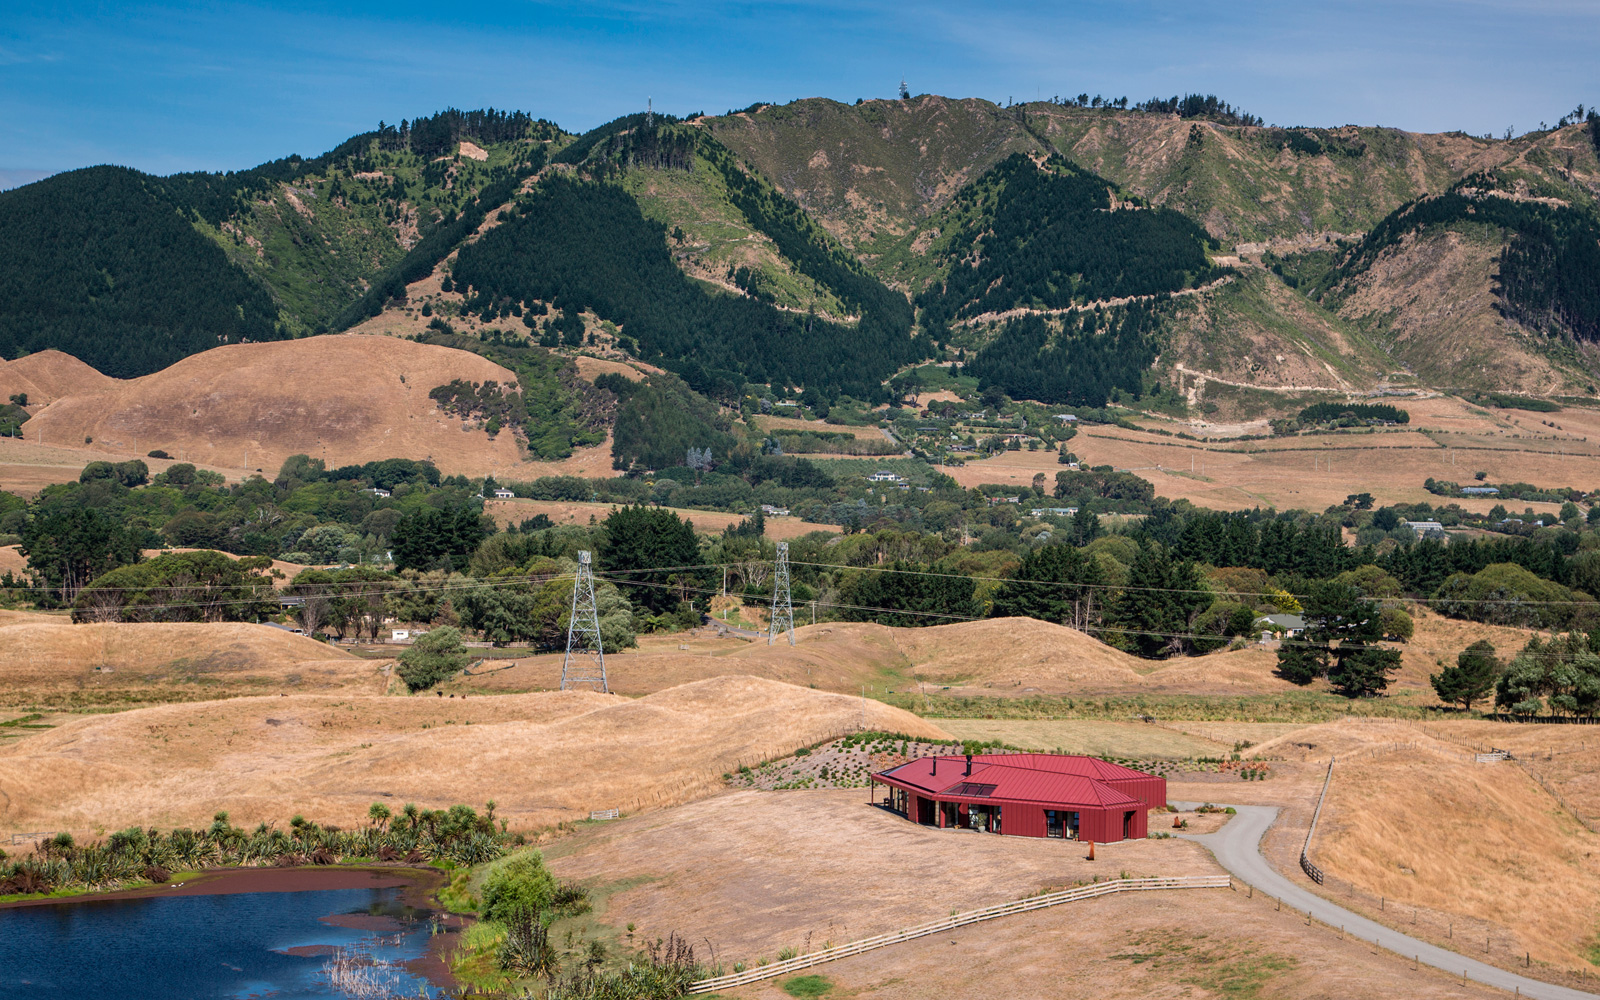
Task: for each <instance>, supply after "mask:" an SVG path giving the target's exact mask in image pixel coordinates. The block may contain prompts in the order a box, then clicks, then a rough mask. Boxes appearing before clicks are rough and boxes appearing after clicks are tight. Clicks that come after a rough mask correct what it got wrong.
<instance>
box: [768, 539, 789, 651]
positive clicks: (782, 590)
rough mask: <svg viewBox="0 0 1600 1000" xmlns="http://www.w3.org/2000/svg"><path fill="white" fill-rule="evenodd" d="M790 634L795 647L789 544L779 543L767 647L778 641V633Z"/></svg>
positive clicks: (774, 571) (774, 570)
mask: <svg viewBox="0 0 1600 1000" xmlns="http://www.w3.org/2000/svg"><path fill="white" fill-rule="evenodd" d="M780 630H781V631H784V632H787V633H789V645H791V646H793V645H794V608H793V607H792V606H791V605H790V604H789V543H788V542H779V543H778V565H777V566H776V567H775V568H774V569H773V571H772V616H771V619H770V620H769V621H768V622H767V645H769V646H770V645H772V644H773V643H774V642H775V641H777V637H778V632H779V631H780Z"/></svg>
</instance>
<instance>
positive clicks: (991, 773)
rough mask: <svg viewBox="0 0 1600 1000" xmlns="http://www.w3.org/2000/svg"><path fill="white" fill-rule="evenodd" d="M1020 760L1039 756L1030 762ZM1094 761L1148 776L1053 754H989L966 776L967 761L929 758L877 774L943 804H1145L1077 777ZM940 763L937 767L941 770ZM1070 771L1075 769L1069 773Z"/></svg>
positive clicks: (1100, 782)
mask: <svg viewBox="0 0 1600 1000" xmlns="http://www.w3.org/2000/svg"><path fill="white" fill-rule="evenodd" d="M1019 757H1028V758H1034V759H1035V760H1030V761H1029V762H1028V763H1027V764H1019V763H1016V762H1015V761H1016V759H1017V758H1019ZM1041 760H1049V761H1057V762H1062V761H1064V762H1068V763H1064V764H1062V765H1061V766H1059V767H1048V766H1045V767H1041V766H1038V764H1039V762H1040V761H1041ZM1073 761H1093V762H1094V763H1099V764H1106V767H1108V768H1115V769H1116V772H1118V773H1116V774H1115V775H1114V776H1115V777H1118V778H1125V777H1130V776H1134V775H1137V776H1140V777H1148V775H1145V774H1143V772H1140V771H1134V770H1133V769H1131V768H1126V767H1121V766H1119V765H1116V764H1107V763H1106V762H1105V761H1095V760H1094V758H1092V757H1080V758H1072V757H1053V756H1052V755H1050V754H983V755H981V756H975V757H973V759H972V773H971V774H970V775H969V774H967V773H966V763H967V761H966V758H965V757H923V758H920V759H918V760H913V761H910V762H909V763H905V764H902V765H900V766H899V767H895V768H890V769H889V770H887V771H884V772H882V773H881V774H877V775H874V777H876V778H877V779H879V780H880V781H883V782H885V783H887V784H893V785H900V786H902V787H905V788H908V789H912V790H916V791H920V792H923V793H925V794H927V795H929V796H930V797H937V798H939V799H941V800H947V801H948V800H960V801H968V802H993V801H1001V802H1006V801H1009V802H1043V803H1049V804H1060V805H1079V806H1092V807H1097V808H1102V809H1115V808H1128V807H1138V806H1139V804H1140V803H1139V800H1138V799H1135V798H1133V797H1131V796H1129V795H1128V794H1127V793H1126V792H1123V791H1122V790H1120V789H1117V788H1113V787H1112V786H1111V785H1108V784H1106V783H1105V781H1104V779H1102V778H1099V777H1098V776H1097V775H1089V774H1080V773H1072V771H1078V770H1093V768H1092V767H1091V766H1090V765H1086V764H1083V763H1071V762H1073ZM936 765H937V766H936ZM1069 769H1070V770H1069Z"/></svg>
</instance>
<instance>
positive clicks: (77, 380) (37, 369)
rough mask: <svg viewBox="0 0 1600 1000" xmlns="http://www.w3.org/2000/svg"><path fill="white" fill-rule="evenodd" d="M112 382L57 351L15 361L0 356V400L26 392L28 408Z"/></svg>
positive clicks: (71, 357) (109, 378)
mask: <svg viewBox="0 0 1600 1000" xmlns="http://www.w3.org/2000/svg"><path fill="white" fill-rule="evenodd" d="M116 383H117V380H116V379H114V378H112V377H111V376H109V375H102V374H100V373H99V372H97V371H95V370H94V369H93V368H91V367H89V366H88V365H86V364H84V363H83V362H82V361H79V360H78V359H77V358H75V357H73V356H72V355H70V354H63V353H62V352H60V351H40V352H39V353H38V354H30V355H28V356H27V357H25V358H18V359H17V360H15V361H6V360H4V359H0V400H4V399H10V398H11V397H12V396H14V395H16V394H18V393H27V395H28V407H29V409H33V408H34V407H36V406H43V405H45V404H46V403H52V402H54V401H55V400H57V399H60V398H61V397H63V396H74V395H83V394H84V393H90V392H101V391H103V390H106V389H109V388H111V387H112V386H114V385H116Z"/></svg>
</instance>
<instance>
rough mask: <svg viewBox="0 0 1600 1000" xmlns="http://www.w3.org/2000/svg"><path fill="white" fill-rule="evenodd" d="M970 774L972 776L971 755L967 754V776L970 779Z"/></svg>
mask: <svg viewBox="0 0 1600 1000" xmlns="http://www.w3.org/2000/svg"><path fill="white" fill-rule="evenodd" d="M971 774H972V754H970V753H969V754H967V775H968V776H969V777H970V776H971Z"/></svg>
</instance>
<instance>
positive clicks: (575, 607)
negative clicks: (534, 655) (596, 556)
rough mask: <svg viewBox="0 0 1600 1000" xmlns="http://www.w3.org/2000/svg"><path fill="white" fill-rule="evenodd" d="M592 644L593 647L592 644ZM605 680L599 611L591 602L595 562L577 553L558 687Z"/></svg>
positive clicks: (603, 685) (604, 687)
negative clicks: (569, 615)
mask: <svg viewBox="0 0 1600 1000" xmlns="http://www.w3.org/2000/svg"><path fill="white" fill-rule="evenodd" d="M591 647H592V648H591ZM582 685H589V686H591V687H592V686H594V685H599V691H600V692H601V693H602V694H609V693H610V692H611V688H610V687H609V686H608V685H607V684H606V654H605V650H604V649H603V648H602V647H601V644H600V611H599V609H598V608H597V607H596V606H595V602H594V565H593V564H592V563H591V562H590V561H589V553H587V552H579V553H578V576H577V578H576V579H574V580H573V581H572V617H571V618H570V619H569V620H568V622H567V655H566V658H565V659H563V660H562V661H561V690H563V691H566V690H568V689H569V688H576V687H579V686H582Z"/></svg>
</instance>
